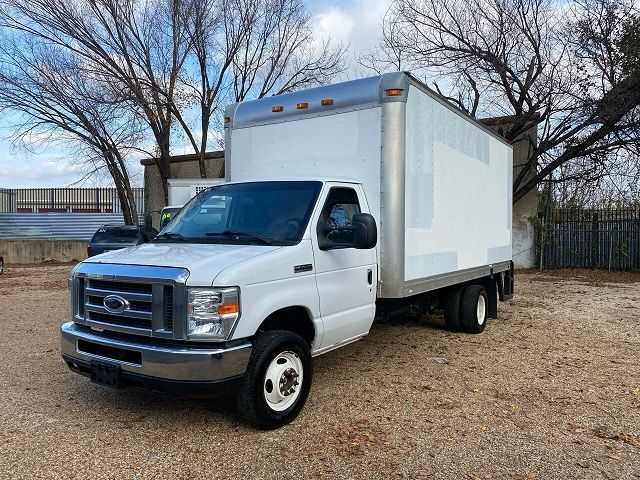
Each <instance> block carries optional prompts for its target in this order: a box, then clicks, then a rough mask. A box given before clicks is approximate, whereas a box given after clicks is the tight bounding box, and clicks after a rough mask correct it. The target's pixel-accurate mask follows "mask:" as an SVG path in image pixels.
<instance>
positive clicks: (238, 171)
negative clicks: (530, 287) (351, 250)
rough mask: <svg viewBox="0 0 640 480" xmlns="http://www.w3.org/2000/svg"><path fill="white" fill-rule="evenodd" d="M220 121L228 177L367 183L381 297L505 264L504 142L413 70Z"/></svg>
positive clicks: (507, 199) (259, 105)
mask: <svg viewBox="0 0 640 480" xmlns="http://www.w3.org/2000/svg"><path fill="white" fill-rule="evenodd" d="M391 94H395V95H391ZM327 99H330V100H331V102H325V104H327V103H330V105H326V106H323V105H322V104H321V101H322V100H327ZM302 102H304V103H307V104H308V108H306V109H304V110H300V109H297V108H296V106H297V104H298V103H302ZM273 107H276V108H273ZM280 107H282V108H280ZM274 110H275V111H274ZM279 110H281V111H279ZM226 117H227V119H226V122H227V123H226V153H225V171H226V174H227V180H228V181H243V180H250V179H253V180H255V179H263V180H268V179H292V178H323V179H327V180H330V179H334V178H339V179H351V180H355V181H358V182H361V183H362V184H363V185H364V187H365V193H366V196H367V201H368V202H369V206H370V208H371V211H372V214H373V215H374V217H375V219H376V221H377V223H378V226H379V230H380V235H379V239H380V240H379V242H378V247H377V248H378V253H379V258H380V282H379V295H380V296H381V297H390V298H391V297H394V298H397V297H405V296H409V295H413V294H417V293H421V292H426V291H429V290H433V289H436V288H441V287H444V286H447V285H451V284H455V283H460V282H463V281H465V280H467V279H472V278H477V277H480V276H483V275H488V274H489V273H491V272H498V271H503V270H506V269H508V268H509V267H510V261H511V202H512V193H511V192H512V187H511V182H512V168H513V160H512V156H513V153H512V148H511V146H510V145H509V144H507V143H506V142H505V141H504V140H503V139H502V138H500V137H498V136H497V135H495V134H494V133H493V132H491V131H490V130H489V129H487V128H486V127H485V126H483V125H481V124H480V123H478V122H476V121H475V120H473V119H472V118H470V117H468V116H467V115H465V114H464V113H462V112H461V111H459V110H457V109H455V108H454V107H453V106H451V105H450V104H449V103H448V102H447V101H446V100H445V99H443V98H442V97H440V96H439V95H437V94H436V93H435V92H433V91H431V90H430V89H428V88H427V87H426V86H424V85H423V84H422V83H420V82H419V81H418V80H416V79H415V78H413V77H411V76H410V75H409V74H406V73H394V74H385V75H382V76H378V77H372V78H365V79H361V80H355V81H352V82H345V83H340V84H335V85H329V86H326V87H320V88H315V89H309V90H303V91H300V92H295V93H291V94H286V95H280V96H276V97H270V98H265V99H261V100H256V101H251V102H244V103H240V104H236V105H233V106H231V107H230V108H228V110H227V114H226Z"/></svg>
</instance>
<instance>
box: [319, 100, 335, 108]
mask: <svg viewBox="0 0 640 480" xmlns="http://www.w3.org/2000/svg"><path fill="white" fill-rule="evenodd" d="M320 105H322V106H323V107H329V106H331V105H333V98H323V99H322V100H320Z"/></svg>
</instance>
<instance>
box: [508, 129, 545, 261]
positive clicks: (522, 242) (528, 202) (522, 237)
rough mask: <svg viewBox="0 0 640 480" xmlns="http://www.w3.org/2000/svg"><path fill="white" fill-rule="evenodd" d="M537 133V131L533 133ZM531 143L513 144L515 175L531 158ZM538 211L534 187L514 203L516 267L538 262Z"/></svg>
mask: <svg viewBox="0 0 640 480" xmlns="http://www.w3.org/2000/svg"><path fill="white" fill-rule="evenodd" d="M533 134H535V133H533ZM529 148H530V143H529V141H528V140H527V139H522V140H520V141H518V142H516V143H514V145H513V165H514V168H513V177H514V178H515V177H516V175H517V174H518V172H519V171H520V170H521V168H522V164H523V163H524V162H525V161H526V159H527V158H529ZM537 213H538V191H537V190H536V189H535V188H534V189H533V190H532V191H530V192H529V193H527V194H526V195H525V196H524V197H523V198H522V199H520V200H519V201H518V202H517V203H515V204H514V205H513V223H512V227H511V229H512V233H511V234H512V240H511V244H512V248H513V263H514V264H515V266H516V268H533V267H535V266H536V264H537V256H536V231H535V225H534V219H535V218H536V215H537Z"/></svg>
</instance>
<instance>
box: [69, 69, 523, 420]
mask: <svg viewBox="0 0 640 480" xmlns="http://www.w3.org/2000/svg"><path fill="white" fill-rule="evenodd" d="M225 130H226V137H225V138H226V140H225V149H226V151H225V174H226V176H227V178H226V180H227V183H224V184H221V185H216V186H212V187H210V188H208V189H206V190H205V191H203V192H202V193H200V194H198V195H197V196H196V197H195V198H193V199H191V200H190V201H189V202H188V203H187V204H186V205H185V206H184V207H183V208H182V210H181V211H180V212H179V213H178V214H177V215H176V216H175V217H174V219H173V220H172V221H171V223H169V224H168V225H167V226H165V228H164V229H163V230H162V232H161V233H160V234H159V235H158V236H157V237H156V238H155V239H154V240H153V241H152V242H149V243H146V244H144V245H139V246H137V247H133V248H128V249H127V250H124V251H117V252H110V253H107V254H105V255H102V256H101V257H98V258H95V259H88V260H85V261H84V262H82V263H80V264H78V265H77V266H76V267H75V268H74V270H73V272H72V275H71V282H70V287H71V290H70V295H71V302H70V304H71V305H72V312H71V319H70V321H69V322H67V323H65V324H64V325H62V327H61V340H62V356H63V358H64V360H65V362H66V363H67V365H68V366H69V367H70V368H71V369H72V370H73V371H75V372H77V373H80V374H83V375H86V376H89V377H90V378H91V379H92V380H93V381H94V382H97V383H101V384H105V385H118V384H120V383H126V382H129V381H131V382H137V383H140V382H142V383H149V384H151V385H158V384H164V385H173V386H176V385H177V386H178V387H179V388H186V387H187V386H198V387H203V386H212V387H215V386H217V388H223V389H224V390H225V391H226V390H229V389H230V388H231V387H232V386H233V387H234V388H235V389H236V394H237V405H238V412H239V413H240V414H241V415H242V416H243V417H244V418H245V419H246V420H248V421H250V422H251V423H253V424H255V425H257V426H258V427H260V428H276V427H279V426H282V425H284V424H286V423H288V422H290V421H291V420H293V419H294V418H295V417H296V415H297V414H298V413H299V412H300V410H301V409H302V407H303V405H304V403H305V401H306V399H307V395H308V394H309V391H310V387H311V380H312V376H313V366H312V365H313V357H316V356H318V355H323V354H325V353H327V352H330V351H332V350H334V349H337V348H341V347H344V346H345V345H348V344H350V343H352V342H355V341H357V340H360V339H361V338H363V337H365V336H366V335H367V334H368V333H369V329H370V328H371V325H372V323H373V321H374V319H375V318H379V317H383V318H384V317H387V318H389V317H391V316H393V315H396V314H398V312H406V311H410V310H415V311H422V312H429V311H431V310H432V308H440V309H443V310H444V312H445V319H446V325H447V327H448V328H449V329H451V330H454V331H461V332H465V333H470V334H479V333H481V332H482V331H483V330H484V328H485V325H486V324H487V322H488V321H489V319H491V318H496V316H497V312H498V301H499V300H507V299H509V298H510V297H511V296H512V294H513V285H514V283H513V262H512V251H511V219H512V216H511V215H512V211H511V200H512V182H511V179H512V171H513V170H512V169H513V150H512V147H511V145H510V144H509V143H508V142H506V141H505V140H504V139H503V138H501V137H499V136H498V135H497V134H495V133H494V132H492V131H491V130H489V129H487V128H486V127H485V126H484V125H482V124H480V123H478V122H477V121H476V120H475V119H473V118H471V117H469V116H468V115H466V114H465V113H463V112H462V111H460V110H457V109H456V108H454V107H453V106H452V105H451V104H450V103H449V102H448V101H447V100H446V99H444V98H443V97H441V96H439V95H438V94H437V93H435V92H433V91H432V90H430V89H429V88H428V87H426V86H425V85H423V84H422V83H420V82H419V81H418V80H416V79H415V78H414V77H411V76H410V75H408V74H406V73H392V74H385V75H382V76H378V77H372V78H367V79H360V80H355V81H352V82H346V83H342V84H337V85H329V86H325V87H320V88H315V89H310V90H301V91H298V92H295V93H290V94H285V95H277V96H274V97H265V98H263V99H260V100H254V101H250V102H244V103H240V104H237V105H234V106H232V107H230V108H229V109H228V110H227V112H226V118H225ZM336 175H340V178H336ZM387 357H388V356H385V358H382V356H380V368H390V367H389V363H390V362H392V360H389V358H387ZM422 360H424V359H419V358H418V357H417V356H416V364H415V365H406V366H405V365H396V366H395V367H396V371H397V374H398V375H411V370H412V369H414V368H420V363H419V362H420V361H422ZM330 363H331V362H330ZM331 375H332V378H333V380H334V381H335V382H338V383H342V384H344V386H345V388H351V387H350V385H351V383H352V382H351V380H352V379H350V378H346V377H345V375H347V374H346V373H345V372H343V371H342V370H341V369H340V365H339V362H337V364H336V368H335V371H334V372H333V373H332V374H331ZM381 388H382V387H381ZM381 388H379V389H378V390H380V389H381ZM376 394H379V395H388V396H389V398H396V397H397V399H398V401H400V402H401V401H402V396H401V395H399V394H398V392H395V391H389V392H380V391H378V392H377V393H376ZM335 401H336V408H341V407H342V405H341V404H340V402H341V399H340V398H336V399H335Z"/></svg>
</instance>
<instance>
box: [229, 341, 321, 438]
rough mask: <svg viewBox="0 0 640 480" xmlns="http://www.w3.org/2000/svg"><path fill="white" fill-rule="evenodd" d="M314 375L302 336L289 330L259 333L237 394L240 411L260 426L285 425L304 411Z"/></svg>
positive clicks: (244, 416)
mask: <svg viewBox="0 0 640 480" xmlns="http://www.w3.org/2000/svg"><path fill="white" fill-rule="evenodd" d="M312 374H313V371H312V361H311V352H310V348H309V344H308V343H307V342H306V341H305V340H304V339H303V338H302V337H301V336H299V335H297V334H295V333H293V332H289V331H286V330H273V331H267V332H264V333H262V334H260V335H258V336H257V337H256V340H255V343H254V349H253V353H252V355H251V360H250V362H249V367H248V368H247V373H246V375H245V378H244V379H243V382H242V385H241V387H240V391H239V393H238V410H239V412H238V413H239V414H240V415H241V416H242V417H243V418H244V419H245V420H246V421H248V422H249V423H252V424H253V425H255V426H257V427H259V428H264V429H274V428H278V427H281V426H283V425H286V424H287V423H289V422H291V421H292V420H293V419H295V418H296V416H297V415H298V414H299V413H300V411H301V410H302V407H303V406H304V404H305V402H306V400H307V396H308V395H309V390H310V388H311V377H312Z"/></svg>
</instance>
